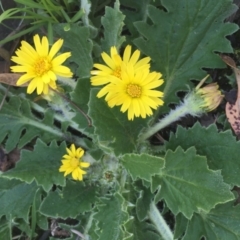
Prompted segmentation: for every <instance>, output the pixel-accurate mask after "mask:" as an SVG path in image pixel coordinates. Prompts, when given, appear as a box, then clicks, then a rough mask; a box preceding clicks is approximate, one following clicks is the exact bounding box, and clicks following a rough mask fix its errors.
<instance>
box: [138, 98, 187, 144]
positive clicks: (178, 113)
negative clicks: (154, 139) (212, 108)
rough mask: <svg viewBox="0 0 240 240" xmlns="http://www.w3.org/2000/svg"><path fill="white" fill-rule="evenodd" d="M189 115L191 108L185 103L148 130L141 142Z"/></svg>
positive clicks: (142, 136)
mask: <svg viewBox="0 0 240 240" xmlns="http://www.w3.org/2000/svg"><path fill="white" fill-rule="evenodd" d="M188 113H189V106H188V104H185V103H183V104H182V105H180V106H179V107H177V108H176V109H175V110H172V111H171V112H170V113H169V114H168V115H166V116H165V117H164V118H163V119H161V121H160V122H158V123H156V124H155V125H154V126H152V127H151V128H149V129H147V131H146V132H145V133H143V134H142V135H141V136H140V138H139V140H140V142H143V141H144V140H146V139H148V138H149V137H151V136H152V135H154V134H155V133H157V132H158V131H160V130H161V129H163V128H165V127H166V126H168V125H169V124H171V123H173V122H175V121H177V120H178V119H180V118H181V117H184V116H185V115H187V114H188Z"/></svg>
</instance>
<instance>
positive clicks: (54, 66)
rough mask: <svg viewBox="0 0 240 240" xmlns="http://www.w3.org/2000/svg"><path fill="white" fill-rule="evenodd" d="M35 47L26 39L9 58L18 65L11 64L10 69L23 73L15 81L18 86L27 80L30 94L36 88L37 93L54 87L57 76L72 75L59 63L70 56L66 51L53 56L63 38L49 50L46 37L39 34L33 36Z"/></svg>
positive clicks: (46, 91)
mask: <svg viewBox="0 0 240 240" xmlns="http://www.w3.org/2000/svg"><path fill="white" fill-rule="evenodd" d="M33 41H34V45H35V49H34V48H33V47H32V46H31V45H30V44H28V43H27V42H26V41H22V42H21V44H22V45H21V47H20V49H18V50H17V51H16V52H15V53H16V55H17V56H13V57H12V58H11V60H12V61H13V62H15V63H17V64H19V65H17V66H12V67H11V70H12V72H15V73H25V74H23V75H22V76H21V77H20V78H19V79H18V81H17V85H18V86H20V85H22V84H24V83H26V82H29V81H30V83H29V85H28V88H27V93H28V94H31V93H32V92H33V91H34V90H35V89H37V94H38V95H40V94H42V93H44V94H48V90H49V87H51V88H53V89H56V87H57V86H56V80H57V76H62V77H72V75H73V74H72V72H71V70H70V69H69V68H68V67H65V66H62V65H61V64H62V63H63V62H64V61H65V60H66V59H67V58H69V57H70V56H71V53H70V52H66V53H63V54H60V55H58V56H55V55H56V54H57V52H58V51H59V50H60V48H61V47H62V45H63V40H62V39H59V40H58V41H57V42H55V43H54V44H53V46H52V47H51V49H50V50H49V42H48V39H47V37H43V38H42V41H41V40H40V37H39V35H37V34H36V35H35V36H34V37H33Z"/></svg>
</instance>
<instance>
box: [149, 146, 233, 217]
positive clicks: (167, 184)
mask: <svg viewBox="0 0 240 240" xmlns="http://www.w3.org/2000/svg"><path fill="white" fill-rule="evenodd" d="M159 185H160V186H161V188H160V190H159V191H160V196H161V197H162V198H163V199H164V200H165V201H166V203H167V206H168V207H169V209H170V210H171V211H172V212H173V213H174V214H175V215H176V214H178V213H179V212H181V213H182V214H183V215H184V216H185V217H186V218H188V219H190V218H191V217H192V215H193V213H194V212H201V211H202V210H203V211H205V212H209V211H210V210H211V209H212V208H214V207H215V206H216V205H217V204H219V203H225V202H228V201H230V200H232V199H234V195H233V194H232V192H231V191H230V186H229V185H227V184H226V183H224V182H223V178H222V175H221V173H220V171H213V170H209V169H208V166H207V162H206V158H205V157H203V156H199V155H197V154H196V150H195V148H194V147H191V148H189V149H188V150H187V151H186V152H184V151H183V149H182V148H181V147H178V148H177V149H176V150H175V152H173V151H171V150H168V151H167V153H166V156H165V167H164V168H163V169H161V172H160V173H159V175H157V176H155V177H153V191H154V190H155V189H157V188H158V187H159Z"/></svg>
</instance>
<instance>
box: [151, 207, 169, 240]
mask: <svg viewBox="0 0 240 240" xmlns="http://www.w3.org/2000/svg"><path fill="white" fill-rule="evenodd" d="M148 214H149V218H150V219H151V221H152V222H153V224H154V225H155V227H156V229H157V231H158V232H159V233H160V234H161V236H162V237H163V239H164V240H173V234H172V232H171V230H170V228H169V226H168V225H167V223H166V222H165V220H164V219H163V217H162V215H161V214H160V213H159V211H158V209H157V207H156V206H155V204H154V202H152V203H151V204H150V210H149V213H148Z"/></svg>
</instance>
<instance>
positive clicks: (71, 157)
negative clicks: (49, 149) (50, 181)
mask: <svg viewBox="0 0 240 240" xmlns="http://www.w3.org/2000/svg"><path fill="white" fill-rule="evenodd" d="M66 151H67V153H68V154H65V155H64V156H63V159H62V166H61V167H60V168H59V172H65V173H64V177H65V176H67V175H68V174H70V173H72V178H73V179H75V180H79V181H82V180H83V175H84V174H86V172H85V171H84V170H82V169H81V168H88V167H89V166H90V163H88V162H82V160H81V157H82V156H83V154H84V150H83V149H82V148H80V147H79V148H77V149H76V147H75V145H74V144H72V145H71V146H70V148H66Z"/></svg>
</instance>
